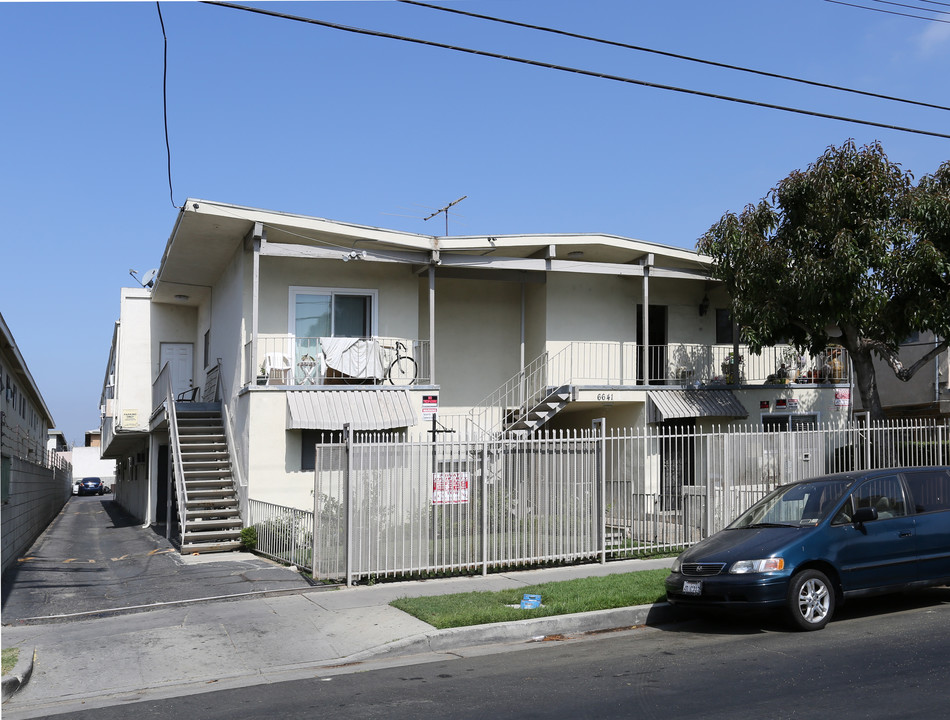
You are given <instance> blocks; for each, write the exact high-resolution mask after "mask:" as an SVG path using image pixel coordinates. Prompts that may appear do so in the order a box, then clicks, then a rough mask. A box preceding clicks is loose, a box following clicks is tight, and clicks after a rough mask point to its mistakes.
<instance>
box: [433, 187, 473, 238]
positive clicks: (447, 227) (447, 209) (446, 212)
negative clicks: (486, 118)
mask: <svg viewBox="0 0 950 720" xmlns="http://www.w3.org/2000/svg"><path fill="white" fill-rule="evenodd" d="M467 197H468V195H463V196H462V197H460V198H459V199H458V200H453V201H452V202H450V203H449V204H448V205H446V206H445V207H444V208H439V209H438V210H436V211H435V212H434V213H432V214H431V215H429V217H424V218H422V220H423V222H425V221H426V220H431V219H432V218H434V217H435V216H436V215H438V214H439V213H445V235H446V237H448V234H449V208H450V207H452V206H453V205H458V204H459V203H460V202H462V201H463V200H464V199H465V198H467Z"/></svg>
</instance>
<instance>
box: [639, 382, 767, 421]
mask: <svg viewBox="0 0 950 720" xmlns="http://www.w3.org/2000/svg"><path fill="white" fill-rule="evenodd" d="M649 397H650V404H651V405H652V410H651V416H652V417H651V422H663V421H664V420H675V419H676V418H697V417H728V418H744V417H749V413H748V411H747V410H746V409H745V408H744V407H743V406H742V403H741V402H739V399H738V398H737V397H736V396H735V395H734V394H733V392H732V390H654V391H652V392H650V393H649Z"/></svg>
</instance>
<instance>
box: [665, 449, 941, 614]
mask: <svg viewBox="0 0 950 720" xmlns="http://www.w3.org/2000/svg"><path fill="white" fill-rule="evenodd" d="M947 584H950V468H948V467H930V468H898V469H891V470H872V471H867V472H849V473H839V474H836V475H826V476H824V477H819V478H814V479H812V480H805V481H802V482H798V483H793V484H791V485H783V486H782V487H779V488H777V489H776V490H774V491H772V492H771V493H769V494H768V495H767V496H766V497H764V498H763V499H762V500H760V501H759V502H757V503H756V504H755V505H753V506H752V507H751V508H749V509H748V510H746V511H745V512H744V513H742V515H740V516H739V517H738V518H737V519H736V520H735V521H734V522H733V523H732V524H731V525H729V526H728V527H727V528H726V529H725V530H722V531H720V532H718V533H716V534H715V535H711V536H710V537H708V538H706V539H705V540H703V541H702V542H700V543H697V544H696V545H694V546H692V547H691V548H689V549H688V550H686V551H685V552H683V553H682V554H681V555H680V556H679V557H678V558H676V560H675V561H674V563H673V567H672V571H671V574H670V576H669V577H667V579H666V597H667V601H668V602H669V603H670V604H672V605H676V606H682V607H697V608H709V607H719V608H736V609H772V608H775V609H784V610H785V612H786V613H787V614H788V616H789V618H790V619H791V621H792V623H793V625H794V626H795V627H796V628H798V629H801V630H820V629H821V628H823V627H824V626H825V625H826V624H827V623H828V621H829V620H830V619H831V616H832V615H833V614H834V610H835V607H836V606H837V605H840V604H841V603H843V602H844V601H845V600H846V599H848V598H854V597H859V596H862V595H871V594H877V593H887V592H896V591H901V590H908V589H913V588H918V587H926V586H930V585H947Z"/></svg>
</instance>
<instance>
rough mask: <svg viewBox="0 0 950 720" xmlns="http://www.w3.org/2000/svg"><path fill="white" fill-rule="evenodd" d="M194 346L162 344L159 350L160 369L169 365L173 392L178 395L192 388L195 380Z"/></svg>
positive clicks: (188, 344) (189, 344)
mask: <svg viewBox="0 0 950 720" xmlns="http://www.w3.org/2000/svg"><path fill="white" fill-rule="evenodd" d="M194 354H195V350H194V346H193V345H192V344H191V343H162V344H161V347H160V350H159V363H158V366H159V369H161V368H163V367H165V363H168V365H169V367H168V369H169V371H170V372H171V376H172V391H173V392H174V393H175V395H177V394H178V393H180V392H184V391H185V390H187V389H188V388H190V387H192V380H193V379H194Z"/></svg>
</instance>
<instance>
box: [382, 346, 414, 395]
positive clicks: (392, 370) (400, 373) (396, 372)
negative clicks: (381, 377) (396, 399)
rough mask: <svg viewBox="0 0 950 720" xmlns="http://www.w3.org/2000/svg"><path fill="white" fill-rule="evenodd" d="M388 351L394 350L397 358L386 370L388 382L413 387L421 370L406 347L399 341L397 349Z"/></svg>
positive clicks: (389, 348) (391, 348)
mask: <svg viewBox="0 0 950 720" xmlns="http://www.w3.org/2000/svg"><path fill="white" fill-rule="evenodd" d="M387 349H388V350H393V349H394V350H395V351H396V357H395V358H394V359H393V361H392V362H391V363H389V367H388V368H387V369H386V380H387V381H388V382H389V384H390V385H412V384H413V383H414V382H415V381H416V377H417V375H418V373H419V368H418V366H417V365H416V361H415V360H414V359H413V358H412V357H411V356H410V355H409V354H408V353H407V352H406V346H405V345H404V344H403V343H401V342H399V341H398V340H397V341H396V343H395V347H387Z"/></svg>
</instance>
